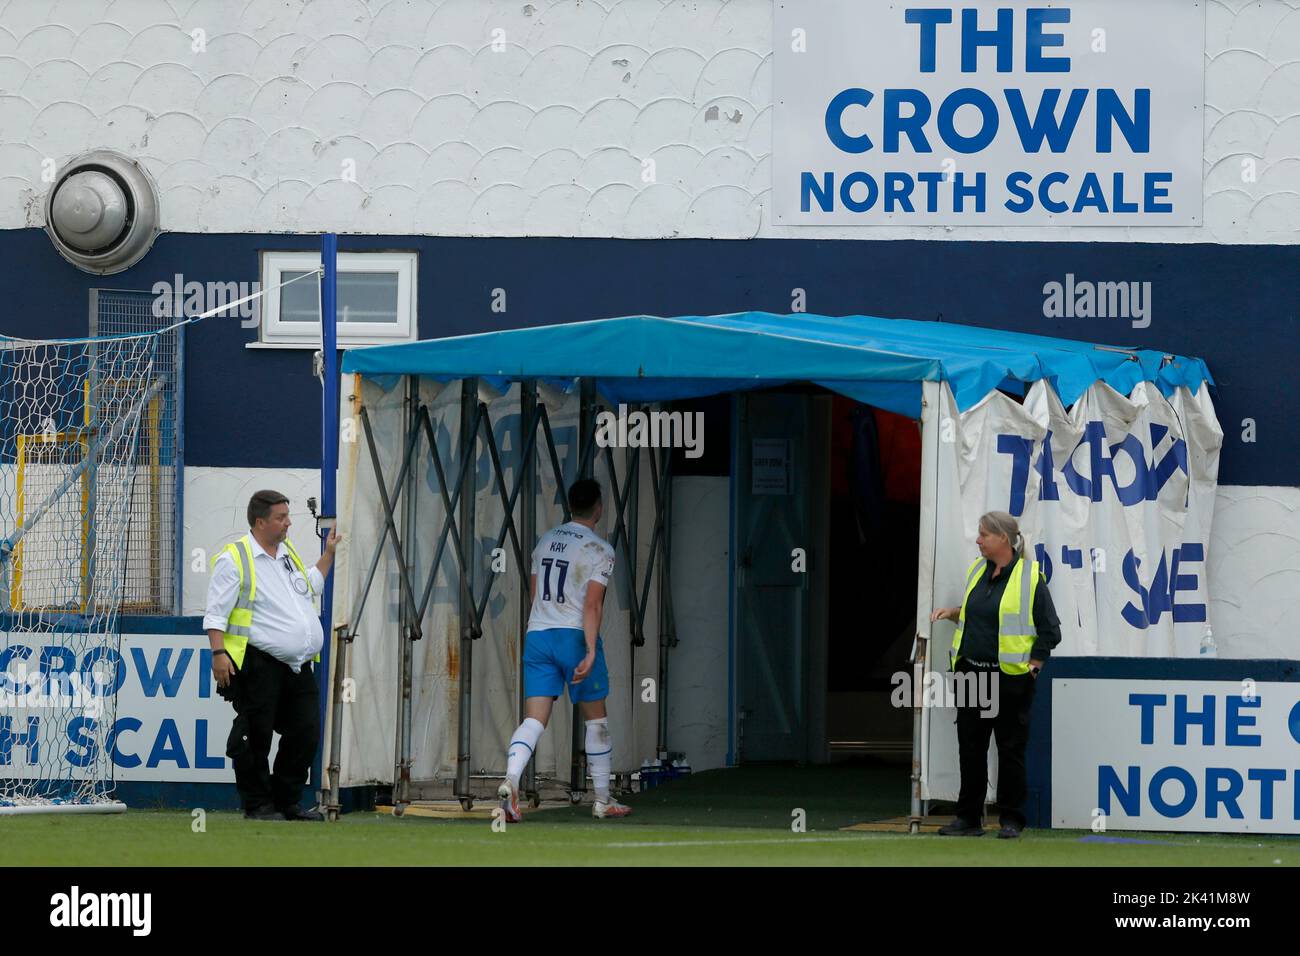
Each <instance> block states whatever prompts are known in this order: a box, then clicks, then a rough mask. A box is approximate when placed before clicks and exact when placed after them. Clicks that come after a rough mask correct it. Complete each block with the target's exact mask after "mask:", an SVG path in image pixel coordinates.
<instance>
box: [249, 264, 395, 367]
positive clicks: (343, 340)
mask: <svg viewBox="0 0 1300 956" xmlns="http://www.w3.org/2000/svg"><path fill="white" fill-rule="evenodd" d="M319 267H320V253H319V252H263V253H262V288H263V289H268V290H270V291H269V292H267V294H266V295H264V296H263V297H262V321H261V323H260V326H259V329H260V340H259V341H258V342H256V343H251V344H252V346H253V347H256V346H257V345H261V346H269V347H281V348H315V349H319V348H320V346H321V328H320V314H321V313H320V283H319V281H318V280H315V279H310V278H308V279H303V280H302V281H300V282H294V283H293V284H292V285H287V286H283V287H282V288H277V287H278V286H280V285H281V283H284V282H288V281H289V280H291V279H295V278H297V277H299V276H301V275H303V274H304V273H308V272H312V271H314V270H316V269H318V268H319ZM415 290H416V253H414V252H340V253H339V254H338V302H337V309H336V315H337V316H338V324H337V326H336V328H337V332H338V345H339V348H347V347H350V346H357V345H388V344H391V343H394V342H413V341H415V340H416V339H417V338H418V335H419V332H418V329H417V328H416V315H417V314H418V313H417V311H416V295H415Z"/></svg>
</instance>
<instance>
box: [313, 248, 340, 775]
mask: <svg viewBox="0 0 1300 956" xmlns="http://www.w3.org/2000/svg"><path fill="white" fill-rule="evenodd" d="M338 253H339V237H338V236H336V235H334V233H332V232H330V233H326V234H325V235H323V236H321V244H320V258H321V265H322V266H324V269H325V274H324V275H323V276H322V277H321V283H320V312H321V315H320V322H321V350H322V351H323V353H324V354H323V355H322V356H321V359H322V361H321V365H322V367H323V368H324V376H325V388H324V390H323V391H322V392H321V433H320V438H321V442H320V513H321V515H323V516H325V517H329V518H333V517H335V516H336V515H337V514H338V512H337V510H336V509H335V501H334V492H335V488H334V483H335V479H336V477H337V474H338V467H339V353H338V344H337V343H338V336H337V329H336V328H335V324H336V321H337V318H338V315H337V313H338ZM330 523H331V524H332V523H333V522H330ZM328 534H329V532H328V531H326V530H322V531H321V542H320V543H321V550H322V551H323V550H324V548H325V538H326V537H327V536H328ZM333 612H334V574H333V573H332V569H331V573H330V575H329V577H327V578H326V579H325V590H324V592H323V593H322V594H321V600H320V622H321V627H322V628H323V629H324V631H325V645H324V646H323V647H322V648H321V652H320V668H319V669H318V671H317V674H316V684H317V686H318V687H319V688H320V727H321V732H322V737H321V739H322V740H323V739H324V737H323V733H324V729H325V708H326V705H327V704H328V703H329V690H330V687H331V686H332V685H331V683H330V679H329V674H330V648H331V644H330V642H331V640H332V639H333V634H332V633H331V628H332V626H333ZM321 757H322V748H321V747H320V746H319V745H318V746H317V747H316V757H315V759H314V760H313V761H312V768H311V786H312V789H313V790H319V789H320V788H321V786H322V783H323V781H324V777H323V775H322V773H321Z"/></svg>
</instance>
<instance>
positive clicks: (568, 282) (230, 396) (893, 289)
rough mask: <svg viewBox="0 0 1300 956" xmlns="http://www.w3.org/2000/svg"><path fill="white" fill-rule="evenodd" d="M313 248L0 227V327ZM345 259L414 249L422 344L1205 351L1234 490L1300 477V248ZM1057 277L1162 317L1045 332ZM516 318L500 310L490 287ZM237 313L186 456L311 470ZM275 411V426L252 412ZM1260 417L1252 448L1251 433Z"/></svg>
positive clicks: (357, 244)
mask: <svg viewBox="0 0 1300 956" xmlns="http://www.w3.org/2000/svg"><path fill="white" fill-rule="evenodd" d="M317 248H319V239H318V238H317V237H315V236H293V235H198V234H168V235H163V236H161V237H160V238H159V239H158V242H157V243H156V244H155V246H154V248H153V250H152V251H151V252H150V253H149V255H148V256H146V257H145V258H144V260H143V261H141V262H140V263H139V264H138V265H136V266H135V267H134V268H132V269H130V270H129V271H127V272H124V273H121V274H119V275H116V276H110V277H108V278H107V279H100V278H94V277H91V276H88V275H85V274H83V273H81V272H78V271H77V270H76V269H74V268H73V267H72V266H70V265H68V264H67V263H66V262H64V261H63V260H62V259H61V258H60V257H59V256H58V254H57V253H56V252H55V251H54V249H53V247H52V246H51V244H50V242H49V239H48V238H47V237H46V235H45V233H44V232H42V231H41V230H38V229H19V230H7V231H2V232H0V262H3V263H4V265H5V268H4V270H3V272H0V302H3V303H4V304H5V306H6V309H5V312H4V318H3V320H2V321H0V332H5V333H8V334H21V335H32V336H46V337H48V336H65V335H84V334H85V333H86V329H87V324H86V309H87V296H86V292H87V290H88V289H89V288H91V287H92V286H101V287H113V288H130V289H146V290H147V289H149V288H151V287H152V285H153V283H154V282H156V281H160V280H167V281H171V280H172V278H173V276H174V274H175V273H177V272H180V273H182V274H183V275H184V277H185V279H186V281H191V280H198V281H200V282H231V281H234V282H253V281H256V280H257V279H258V278H259V264H258V253H259V251H261V250H282V249H307V250H310V249H317ZM339 249H340V251H343V252H347V251H363V250H377V249H415V250H417V251H418V252H419V253H420V267H419V290H418V295H419V306H420V316H419V328H420V336H421V337H422V338H430V337H434V336H441V335H456V334H463V333H466V332H477V331H485V330H489V329H493V328H512V327H517V326H526V325H537V324H546V323H552V322H566V321H573V320H578V319H590V318H601V317H607V316H615V315H628V314H639V313H646V314H659V315H681V314H702V313H716V312H736V311H744V310H748V309H763V310H768V311H772V312H788V311H789V309H790V303H791V290H792V289H794V288H802V289H804V290H806V293H807V308H808V311H812V312H822V313H827V314H841V315H842V314H852V313H867V314H873V315H881V316H888V317H894V318H909V319H921V320H941V321H946V322H961V323H965V324H970V325H978V326H985V327H990V328H994V327H996V328H1006V329H1014V330H1018V331H1024V332H1032V333H1039V334H1049V335H1059V336H1062V337H1066V338H1075V339H1084V340H1089V341H1096V342H1103V343H1110V344H1115V345H1127V346H1143V347H1148V348H1166V349H1171V350H1174V351H1178V352H1181V353H1183V354H1191V355H1198V356H1201V357H1203V358H1205V359H1206V360H1207V361H1208V362H1209V365H1210V369H1211V371H1212V372H1213V374H1214V376H1215V377H1216V379H1217V380H1218V384H1219V387H1218V389H1217V391H1216V392H1215V399H1216V402H1217V408H1218V413H1219V418H1220V420H1221V422H1222V423H1223V425H1224V430H1225V432H1226V441H1225V447H1224V452H1223V457H1222V464H1221V471H1220V476H1219V477H1220V481H1221V482H1222V483H1224V484H1245V485H1296V484H1298V483H1300V479H1298V478H1297V476H1298V475H1300V443H1297V442H1295V441H1294V438H1295V435H1296V428H1295V422H1296V421H1297V420H1300V394H1297V393H1296V391H1295V390H1294V389H1291V388H1289V387H1280V383H1285V382H1289V380H1290V378H1291V377H1292V373H1291V366H1292V364H1293V361H1294V356H1295V355H1296V344H1297V342H1298V341H1300V320H1298V316H1300V294H1298V292H1300V245H1293V246H1218V245H1172V244H1169V245H1162V244H1143V243H1088V242H1074V243H1065V242H1054V243H1021V242H960V241H948V242H944V241H937V242H917V241H907V242H904V241H898V242H880V241H844V240H811V239H810V240H789V239H787V240H775V239H759V240H750V241H727V240H685V239H683V240H673V241H652V240H644V241H643V240H622V239H548V238H521V239H476V238H438V237H402V236H368V237H349V236H342V237H340V240H339ZM1066 273H1073V274H1074V275H1075V276H1076V277H1077V278H1078V279H1081V280H1082V279H1090V280H1094V281H1131V282H1137V281H1150V282H1151V283H1152V284H1153V285H1152V300H1153V313H1152V314H1153V320H1152V322H1151V325H1150V327H1149V328H1146V329H1134V328H1132V327H1131V325H1130V323H1129V322H1128V321H1126V320H1121V319H1045V318H1043V315H1042V308H1043V292H1042V289H1043V285H1044V283H1046V282H1050V281H1063V280H1064V278H1065V275H1066ZM496 288H502V289H505V290H506V295H507V306H508V310H507V311H506V312H505V313H504V314H498V313H494V312H492V310H491V301H492V290H493V289H496ZM255 338H256V330H255V329H244V328H241V327H240V326H239V321H238V319H235V318H229V319H226V318H213V319H209V320H207V321H206V322H204V323H202V324H201V325H199V326H198V327H195V328H192V329H191V332H190V335H189V338H188V342H187V348H186V359H185V361H186V366H187V371H188V375H187V384H188V389H187V400H186V408H185V416H186V462H187V464H191V465H221V466H253V465H257V466H264V467H297V468H307V467H319V464H320V447H319V437H318V436H319V429H320V391H319V384H318V383H317V381H316V380H315V379H314V378H313V377H312V375H311V369H310V359H309V353H306V352H301V351H270V350H264V351H257V350H247V349H245V348H244V343H246V342H249V341H252V340H254V339H255ZM267 396H269V397H270V398H271V399H272V402H271V407H272V408H273V409H274V412H275V418H274V419H271V420H265V421H261V422H259V421H257V419H256V418H255V417H254V416H253V414H252V410H253V409H254V408H255V407H257V408H260V407H262V406H263V404H264V401H265V398H266V397H267ZM1244 418H1253V419H1255V420H1256V422H1257V425H1258V441H1257V442H1256V443H1254V444H1245V443H1243V442H1242V441H1241V440H1240V435H1241V421H1242V419H1244Z"/></svg>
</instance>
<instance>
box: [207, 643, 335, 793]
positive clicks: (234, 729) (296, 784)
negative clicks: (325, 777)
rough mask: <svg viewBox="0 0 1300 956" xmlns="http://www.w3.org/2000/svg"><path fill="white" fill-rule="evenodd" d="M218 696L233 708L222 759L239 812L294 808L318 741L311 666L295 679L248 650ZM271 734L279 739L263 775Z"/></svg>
mask: <svg viewBox="0 0 1300 956" xmlns="http://www.w3.org/2000/svg"><path fill="white" fill-rule="evenodd" d="M218 693H219V694H221V696H222V697H224V698H226V699H227V700H229V701H230V702H231V703H232V704H233V705H234V707H235V722H234V724H233V725H232V726H231V728H230V737H229V738H228V739H227V740H226V756H227V757H229V758H230V760H231V763H233V764H234V766H235V787H236V788H238V790H239V799H240V801H241V802H242V804H243V806H244V809H245V810H255V809H257V808H258V807H261V806H265V805H267V804H271V805H273V806H274V807H276V808H277V809H281V810H282V809H284V808H286V807H292V806H297V805H298V801H299V800H300V799H301V798H302V791H303V785H304V784H305V783H306V782H307V774H308V773H309V772H310V770H311V762H312V759H313V758H314V757H315V756H316V745H317V743H318V741H319V740H320V710H319V707H320V692H319V691H318V690H317V689H316V674H315V673H314V671H313V670H312V666H311V663H310V662H308V663H306V664H303V665H302V668H301V669H300V670H299V671H298V673H297V674H295V673H294V672H293V671H292V670H291V669H290V667H289V665H288V664H285V663H284V662H283V661H279V660H277V659H276V658H274V657H272V656H271V655H270V654H267V653H265V652H263V651H259V650H258V649H257V648H256V647H254V646H253V645H252V644H249V645H248V649H247V651H246V652H245V654H244V666H243V667H242V668H241V669H240V670H239V671H238V673H236V674H235V676H234V677H232V678H231V679H230V683H229V684H228V685H227V686H226V687H225V688H220V689H218ZM272 731H274V732H275V733H277V734H279V735H280V747H279V749H278V750H276V753H275V769H274V771H273V772H268V771H267V762H268V758H269V755H270V752H271V733H272Z"/></svg>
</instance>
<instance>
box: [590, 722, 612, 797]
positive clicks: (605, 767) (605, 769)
mask: <svg viewBox="0 0 1300 956" xmlns="http://www.w3.org/2000/svg"><path fill="white" fill-rule="evenodd" d="M613 750H614V741H613V738H611V737H610V735H609V718H608V717H599V718H597V719H596V720H589V721H587V769H589V770H590V771H591V780H592V783H593V784H594V785H595V788H596V801H597V802H598V803H609V766H610V764H611V763H612V762H613V758H611V756H610V754H611V753H613Z"/></svg>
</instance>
